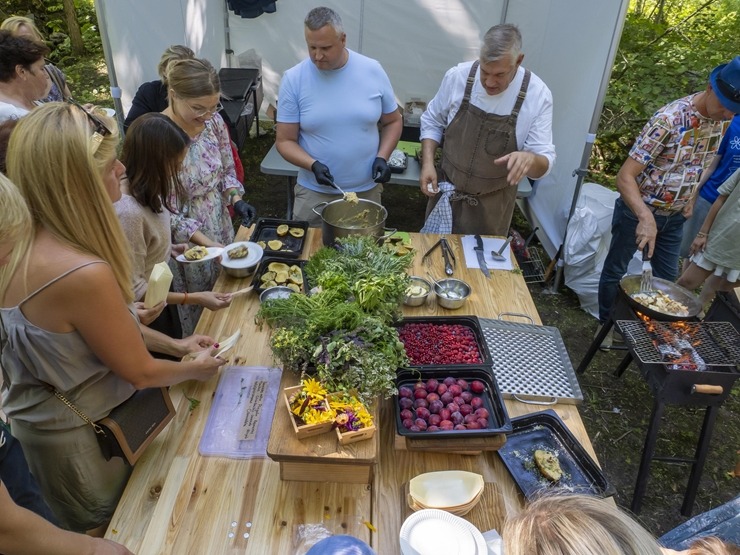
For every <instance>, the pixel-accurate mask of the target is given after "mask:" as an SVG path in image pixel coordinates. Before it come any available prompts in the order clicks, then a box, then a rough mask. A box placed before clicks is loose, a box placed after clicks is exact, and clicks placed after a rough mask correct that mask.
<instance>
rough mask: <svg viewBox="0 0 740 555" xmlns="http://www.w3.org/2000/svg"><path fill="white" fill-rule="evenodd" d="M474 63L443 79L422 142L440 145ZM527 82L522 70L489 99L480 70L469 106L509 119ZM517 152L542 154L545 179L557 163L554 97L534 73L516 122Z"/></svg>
mask: <svg viewBox="0 0 740 555" xmlns="http://www.w3.org/2000/svg"><path fill="white" fill-rule="evenodd" d="M472 65H473V62H463V63H461V64H458V65H457V66H455V67H453V68H451V69H449V70H448V71H447V73H446V74H445V76H444V79H442V84H441V85H440V87H439V90H438V91H437V94H436V95H435V96H434V98H433V99H432V100H431V101H430V102H429V104H428V105H427V109H426V111H425V112H424V113H423V114H422V115H421V135H420V136H421V139H433V140H435V141H437V142H441V140H442V134H443V132H444V130H445V129H446V128H447V126H448V125H449V124H450V123H451V122H452V119H453V118H454V117H455V115H456V114H457V111H458V110H459V109H460V104H462V99H463V95H464V93H465V85H466V82H467V80H468V75H469V74H470V68H471V67H472ZM523 80H524V68H523V67H522V66H519V69H518V70H517V73H516V75H515V76H514V79H513V80H512V82H511V83H509V86H508V87H507V88H506V90H505V91H504V92H502V93H500V94H497V95H489V94H488V93H486V90H485V89H484V88H483V85H482V84H481V82H480V67H479V68H478V70H477V71H476V73H475V81H474V82H473V90H472V91H471V93H470V102H471V104H473V106H477V107H478V108H480V109H481V110H483V111H485V112H487V113H489V114H498V115H502V116H506V115H509V114H511V111H512V110H513V109H514V104H516V98H517V95H518V94H519V89H521V87H522V81H523ZM516 142H517V145H518V150H522V151H527V152H533V153H535V154H540V155H542V156H544V157H545V158H547V159H548V161H549V165H548V167H547V171H546V172H545V174H544V175H543V176H542V177H544V176H545V175H547V174H548V173H550V170H551V169H552V166H553V164H554V163H555V145H554V144H553V142H552V93H551V92H550V89H549V88H547V85H545V83H544V81H542V79H540V78H539V77H537V76H536V75H535V74H534V73H532V74H531V76H530V79H529V87H528V89H527V96H526V97H525V98H524V103H523V104H522V107H521V110H520V111H519V117H518V118H517V121H516Z"/></svg>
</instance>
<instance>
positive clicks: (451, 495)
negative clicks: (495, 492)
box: [409, 470, 484, 509]
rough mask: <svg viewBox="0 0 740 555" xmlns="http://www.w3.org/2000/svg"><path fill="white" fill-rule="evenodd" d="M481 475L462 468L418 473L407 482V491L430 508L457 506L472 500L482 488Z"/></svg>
mask: <svg viewBox="0 0 740 555" xmlns="http://www.w3.org/2000/svg"><path fill="white" fill-rule="evenodd" d="M483 486H484V482H483V476H481V475H480V474H475V473H474V472H465V471H462V470H442V471H440V472H427V473H425V474H419V475H418V476H417V477H415V478H413V479H412V480H411V481H410V482H409V493H410V494H411V497H413V498H414V499H415V500H416V501H418V502H419V503H421V504H422V505H423V506H424V507H427V508H430V509H445V508H447V507H459V506H460V505H467V504H468V503H470V502H471V501H473V500H474V499H475V498H476V496H478V495H479V494H480V492H481V491H482V490H483Z"/></svg>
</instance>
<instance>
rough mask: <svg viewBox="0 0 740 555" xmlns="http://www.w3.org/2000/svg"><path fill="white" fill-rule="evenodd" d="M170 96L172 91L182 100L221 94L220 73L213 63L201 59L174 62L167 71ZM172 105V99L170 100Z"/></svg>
mask: <svg viewBox="0 0 740 555" xmlns="http://www.w3.org/2000/svg"><path fill="white" fill-rule="evenodd" d="M167 85H168V86H169V92H168V95H169V96H171V94H172V91H174V92H175V94H176V95H177V96H179V97H180V98H188V99H190V98H200V97H201V96H210V95H212V94H218V93H220V92H221V82H220V81H219V79H218V73H216V70H215V69H214V68H213V66H212V65H211V62H209V61H208V60H204V59H201V58H186V59H184V60H173V61H172V62H171V63H170V66H169V69H168V70H167ZM169 101H170V105H172V98H170V99H169Z"/></svg>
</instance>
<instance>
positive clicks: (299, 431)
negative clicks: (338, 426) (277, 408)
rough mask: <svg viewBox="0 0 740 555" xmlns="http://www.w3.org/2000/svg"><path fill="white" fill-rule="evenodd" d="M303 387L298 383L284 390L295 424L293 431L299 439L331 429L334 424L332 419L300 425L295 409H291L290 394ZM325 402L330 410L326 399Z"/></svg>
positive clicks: (289, 411)
mask: <svg viewBox="0 0 740 555" xmlns="http://www.w3.org/2000/svg"><path fill="white" fill-rule="evenodd" d="M301 389H302V386H300V385H297V386H295V387H286V388H285V389H284V390H283V391H284V395H283V397H284V399H285V407H286V409H287V410H288V416H289V417H290V421H291V423H292V424H293V431H294V432H295V435H296V437H297V438H298V439H305V438H307V437H313V436H317V435H319V434H325V433H326V432H329V431H331V428H332V426H333V425H334V421H333V420H330V421H329V422H322V423H321V424H304V425H302V426H299V425H298V423H297V422H296V418H295V415H294V414H293V411H292V410H290V396H291V395H292V394H293V393H297V392H299V391H300V390H301ZM324 404H325V405H326V410H329V404H328V403H327V402H326V401H324Z"/></svg>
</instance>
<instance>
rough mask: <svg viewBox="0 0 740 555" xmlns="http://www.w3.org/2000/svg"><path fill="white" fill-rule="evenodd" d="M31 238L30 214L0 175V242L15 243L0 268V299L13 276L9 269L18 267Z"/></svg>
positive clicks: (21, 198)
mask: <svg viewBox="0 0 740 555" xmlns="http://www.w3.org/2000/svg"><path fill="white" fill-rule="evenodd" d="M32 238H33V226H32V225H31V213H30V212H29V211H28V206H26V201H25V200H23V195H21V192H20V191H19V190H18V188H17V187H16V186H15V185H14V184H13V182H12V181H10V179H8V178H7V177H5V176H4V175H3V174H2V173H0V241H2V242H3V243H15V245H14V246H13V252H12V254H11V255H10V260H9V261H8V264H6V265H5V266H0V299H3V298H4V297H5V291H6V289H7V288H8V283H9V282H10V278H11V277H12V275H13V273H12V272H10V271H9V268H11V267H12V268H17V267H18V266H19V264H20V260H21V259H22V258H23V256H24V255H25V254H26V252H27V251H28V245H29V243H30V242H31V239H32Z"/></svg>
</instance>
